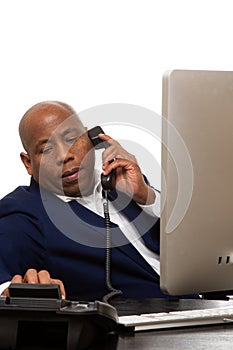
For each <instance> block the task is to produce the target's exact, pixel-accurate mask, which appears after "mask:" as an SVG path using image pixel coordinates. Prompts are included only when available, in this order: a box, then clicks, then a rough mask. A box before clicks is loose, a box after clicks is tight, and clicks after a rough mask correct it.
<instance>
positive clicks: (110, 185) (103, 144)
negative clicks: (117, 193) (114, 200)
mask: <svg viewBox="0 0 233 350" xmlns="http://www.w3.org/2000/svg"><path fill="white" fill-rule="evenodd" d="M99 134H104V131H103V129H102V128H101V127H100V126H95V127H94V128H92V129H90V130H88V136H89V138H90V140H91V142H92V144H93V146H94V147H95V149H101V148H107V147H108V146H109V144H108V142H107V141H103V140H101V139H100V138H99V137H98V135H99ZM101 184H102V187H103V190H104V191H111V190H112V189H114V188H115V184H116V171H115V170H113V171H111V173H110V174H108V175H106V176H105V175H103V174H101Z"/></svg>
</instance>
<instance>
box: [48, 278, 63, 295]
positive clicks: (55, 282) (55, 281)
mask: <svg viewBox="0 0 233 350" xmlns="http://www.w3.org/2000/svg"><path fill="white" fill-rule="evenodd" d="M51 284H59V286H60V290H61V297H62V299H66V291H65V287H64V284H63V283H62V281H61V280H56V279H51Z"/></svg>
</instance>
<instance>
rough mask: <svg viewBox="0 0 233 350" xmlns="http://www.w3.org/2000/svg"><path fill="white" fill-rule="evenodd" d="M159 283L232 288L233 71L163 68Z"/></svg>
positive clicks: (190, 289)
mask: <svg viewBox="0 0 233 350" xmlns="http://www.w3.org/2000/svg"><path fill="white" fill-rule="evenodd" d="M162 115H163V118H162V119H163V121H162V181H161V182H162V183H161V194H162V209H161V282H160V283H161V289H162V290H163V291H164V292H165V293H168V294H172V295H181V294H182V295H183V294H190V293H205V292H217V291H226V290H233V72H231V71H208V70H207V71H205V70H173V71H168V72H166V73H165V74H164V76H163V102H162Z"/></svg>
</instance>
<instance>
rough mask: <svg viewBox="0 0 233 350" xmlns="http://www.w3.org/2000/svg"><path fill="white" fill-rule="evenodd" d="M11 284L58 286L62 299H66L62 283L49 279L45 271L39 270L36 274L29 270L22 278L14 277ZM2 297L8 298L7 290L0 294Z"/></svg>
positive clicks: (33, 270) (35, 271)
mask: <svg viewBox="0 0 233 350" xmlns="http://www.w3.org/2000/svg"><path fill="white" fill-rule="evenodd" d="M11 283H32V284H35V283H39V284H59V286H60V290H61V296H62V299H65V298H66V292H65V287H64V284H63V282H62V281H61V280H59V279H53V278H51V277H50V274H49V272H48V271H46V270H41V271H39V272H37V270H35V269H29V270H27V272H26V273H25V275H24V277H22V276H20V275H15V276H14V277H13V278H12V280H11ZM2 295H4V296H8V297H9V290H8V288H7V289H6V290H5V291H4V292H3V293H2Z"/></svg>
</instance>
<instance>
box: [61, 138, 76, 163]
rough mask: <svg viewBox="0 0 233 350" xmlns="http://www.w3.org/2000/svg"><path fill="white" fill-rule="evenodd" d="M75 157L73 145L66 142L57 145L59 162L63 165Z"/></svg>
mask: <svg viewBox="0 0 233 350" xmlns="http://www.w3.org/2000/svg"><path fill="white" fill-rule="evenodd" d="M73 158H74V155H73V152H72V147H71V146H70V145H67V144H65V143H61V144H59V146H58V147H57V164H58V165H62V164H64V163H67V162H68V161H69V160H72V159H73Z"/></svg>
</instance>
